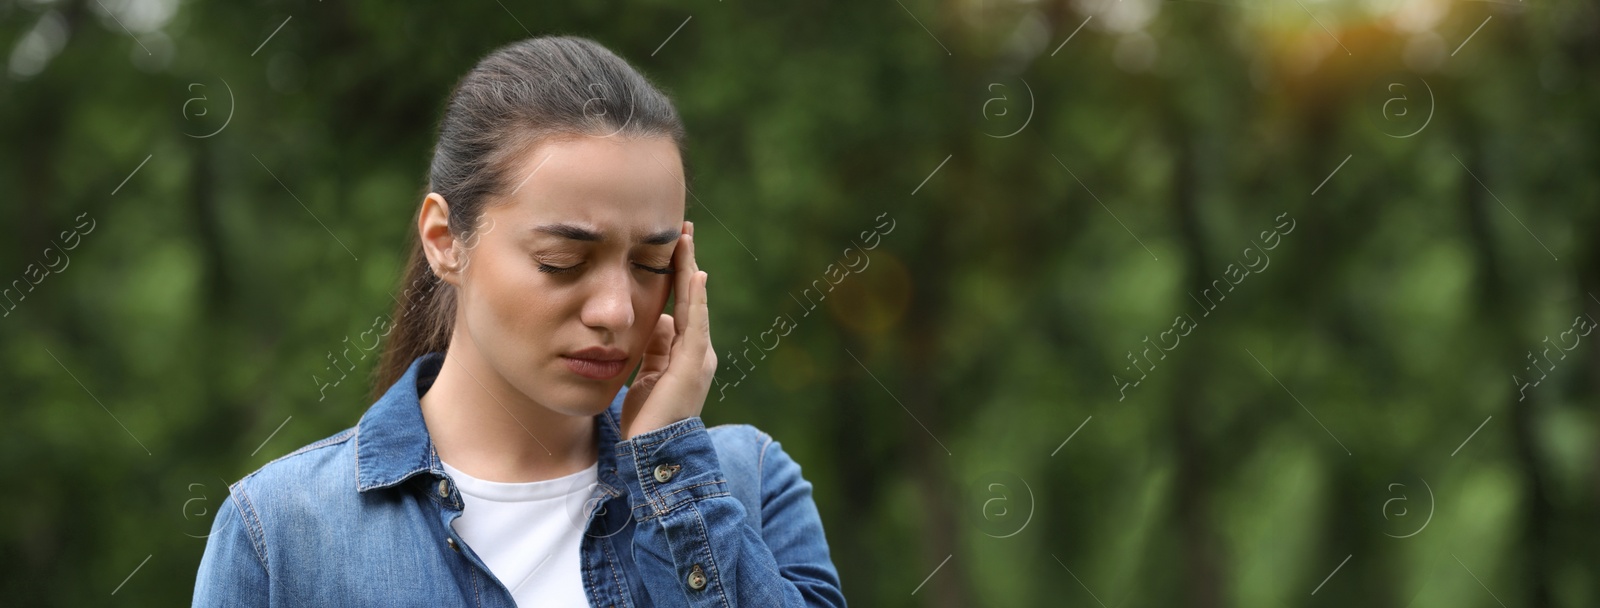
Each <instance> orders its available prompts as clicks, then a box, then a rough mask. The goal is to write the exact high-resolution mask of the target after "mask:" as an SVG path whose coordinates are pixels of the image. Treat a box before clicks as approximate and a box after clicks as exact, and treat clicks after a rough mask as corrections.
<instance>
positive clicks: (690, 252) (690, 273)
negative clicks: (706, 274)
mask: <svg viewBox="0 0 1600 608" xmlns="http://www.w3.org/2000/svg"><path fill="white" fill-rule="evenodd" d="M672 253H673V258H672V265H673V272H674V274H673V279H674V280H673V282H674V285H673V291H674V293H675V295H676V298H677V299H676V302H675V303H674V304H673V305H672V306H673V308H672V310H673V312H678V311H679V310H681V309H682V308H683V306H684V305H685V303H686V302H687V301H688V300H689V299H690V294H692V293H693V289H694V274H695V271H696V270H698V268H697V267H696V266H695V265H694V235H690V234H685V235H683V236H680V237H678V247H677V249H674V250H673V252H672ZM673 319H674V320H675V323H674V325H673V327H674V329H675V333H676V334H677V335H680V336H681V335H683V332H684V330H685V329H686V328H688V327H689V318H688V317H687V316H686V315H684V314H682V313H681V312H679V313H678V314H676V315H674V316H673Z"/></svg>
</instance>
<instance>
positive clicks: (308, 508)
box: [194, 353, 845, 608]
mask: <svg viewBox="0 0 1600 608" xmlns="http://www.w3.org/2000/svg"><path fill="white" fill-rule="evenodd" d="M443 361H444V356H443V354H442V353H430V354H427V355H423V356H422V357H418V358H417V360H416V361H413V362H412V364H411V366H410V368H409V369H408V370H407V371H406V374H405V376H404V377H402V378H401V379H400V380H399V381H398V382H396V383H395V385H394V386H392V387H390V388H389V390H388V392H387V393H386V394H384V396H383V397H382V398H381V399H379V400H378V401H377V402H376V403H375V404H373V405H372V406H371V407H370V408H369V409H368V410H367V412H366V413H365V414H364V415H363V416H362V417H361V420H360V422H358V423H357V424H356V426H354V427H351V428H349V429H346V430H344V431H343V432H340V433H338V434H335V435H333V436H331V437H328V438H326V439H322V440H320V441H317V442H314V443H312V444H310V445H307V446H305V447H302V448H300V449H298V450H295V451H294V452H292V453H290V454H288V455H286V456H283V457H281V458H278V459H276V460H273V461H272V462H269V463H267V464H266V465H264V466H262V467H261V468H260V469H257V470H256V471H255V472H253V473H250V474H249V475H246V476H245V477H244V478H243V479H241V480H239V481H238V482H237V483H234V484H233V485H231V486H230V487H229V491H230V495H229V500H228V501H227V503H226V505H224V506H223V507H222V508H221V509H220V510H219V511H218V513H217V515H216V518H215V519H214V520H213V521H212V524H211V534H210V536H209V537H207V540H206V548H205V554H204V556H203V557H202V558H201V560H200V570H199V573H198V575H197V577H196V579H195V589H194V605H195V606H274V607H276V606H429V607H437V606H483V607H493V608H510V607H512V606H514V605H515V604H514V602H513V600H512V596H511V592H510V590H509V589H508V588H507V586H506V585H505V584H504V582H503V581H500V580H499V579H497V578H495V576H494V574H492V573H491V572H490V571H489V568H488V567H487V566H485V565H484V562H483V561H482V560H481V559H479V557H478V555H477V554H475V553H473V551H472V547H469V546H467V544H466V543H465V542H464V541H463V540H462V539H461V538H460V537H459V536H458V535H457V534H456V533H455V531H454V529H453V528H452V527H451V525H450V522H451V521H453V520H454V519H455V518H457V517H460V516H461V513H462V498H461V493H460V491H459V490H458V489H456V486H455V483H454V481H453V480H451V479H450V478H449V476H448V475H446V474H445V472H444V469H443V467H441V466H440V464H439V455H438V453H437V452H436V451H435V450H434V445H433V441H432V440H431V439H430V438H429V436H428V430H427V427H426V426H425V425H424V423H423V418H422V408H421V401H420V400H419V397H420V395H421V394H423V393H425V392H426V391H427V390H428V388H429V387H431V386H432V385H433V381H434V379H435V378H436V377H437V375H438V372H439V367H440V366H441V365H442V363H443ZM627 390H628V389H627V388H626V387H624V388H623V389H622V391H621V392H619V393H618V394H617V396H616V397H615V398H614V399H613V400H612V403H611V406H610V407H609V408H608V409H607V410H606V411H605V412H603V413H601V414H599V415H598V416H596V425H595V426H596V427H597V433H598V438H599V447H600V459H599V482H598V483H597V484H596V485H595V486H594V487H593V489H592V491H591V493H590V497H589V500H588V502H585V503H584V505H583V507H582V508H581V509H578V510H576V512H574V513H571V514H569V515H570V516H571V517H572V520H573V525H575V526H583V528H584V530H585V534H584V537H583V540H582V544H581V549H580V552H579V553H580V555H579V559H580V567H581V571H582V576H583V588H584V591H585V593H586V594H587V596H588V598H589V602H590V604H591V605H593V606H603V607H611V608H620V607H630V608H644V607H654V606H705V607H710V606H716V607H719V608H733V607H738V606H750V607H761V608H769V607H776V606H844V605H845V600H844V596H843V594H842V593H841V591H840V588H839V575H838V572H837V571H836V570H835V569H834V566H833V562H832V560H831V559H830V558H829V556H828V544H827V539H826V538H825V537H824V535H823V529H822V520H821V519H820V518H819V516H818V514H817V508H816V505H815V503H813V502H812V500H811V483H810V482H808V481H806V480H805V479H804V478H803V477H801V475H800V465H799V464H796V463H795V461H794V460H793V459H791V458H790V457H789V456H788V455H787V454H786V453H784V451H783V449H782V448H781V447H779V444H778V443H777V442H776V441H774V440H773V439H772V437H770V436H768V435H766V434H765V433H762V432H761V431H759V430H757V429H755V428H754V427H751V426H748V425H721V426H717V427H714V428H710V429H708V428H706V426H705V423H704V422H702V421H701V419H700V418H699V417H694V418H688V419H685V420H681V421H678V422H675V423H673V424H670V425H667V426H666V427H663V428H660V429H657V430H654V431H651V432H648V433H644V434H641V435H638V436H636V437H634V438H632V439H628V440H622V439H621V430H620V427H619V425H618V420H620V419H621V411H622V410H621V408H622V399H623V396H624V395H626V394H627Z"/></svg>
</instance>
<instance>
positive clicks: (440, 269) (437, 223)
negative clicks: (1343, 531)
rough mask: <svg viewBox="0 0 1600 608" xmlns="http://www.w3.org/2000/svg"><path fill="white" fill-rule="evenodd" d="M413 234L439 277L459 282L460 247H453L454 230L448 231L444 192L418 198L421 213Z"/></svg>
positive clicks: (449, 281) (448, 222) (448, 215)
mask: <svg viewBox="0 0 1600 608" xmlns="http://www.w3.org/2000/svg"><path fill="white" fill-rule="evenodd" d="M417 235H418V236H419V237H420V238H421V241H422V252H423V253H424V254H425V255H427V256H428V265H429V266H432V267H433V274H435V275H437V276H438V277H439V278H440V279H441V280H443V281H445V282H446V283H449V284H451V285H455V286H457V287H459V286H460V284H461V258H460V256H461V254H462V252H461V250H460V248H458V247H456V242H457V239H456V237H455V233H453V232H451V231H450V205H449V203H446V202H445V200H444V196H442V195H440V194H439V193H437V192H429V193H428V196H427V197H426V198H424V199H422V213H421V214H419V215H418V217H417Z"/></svg>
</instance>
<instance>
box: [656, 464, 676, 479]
mask: <svg viewBox="0 0 1600 608" xmlns="http://www.w3.org/2000/svg"><path fill="white" fill-rule="evenodd" d="M678 468H679V467H678V465H675V464H660V465H656V483H667V482H668V481H670V480H671V479H672V475H673V474H674V473H677V472H678Z"/></svg>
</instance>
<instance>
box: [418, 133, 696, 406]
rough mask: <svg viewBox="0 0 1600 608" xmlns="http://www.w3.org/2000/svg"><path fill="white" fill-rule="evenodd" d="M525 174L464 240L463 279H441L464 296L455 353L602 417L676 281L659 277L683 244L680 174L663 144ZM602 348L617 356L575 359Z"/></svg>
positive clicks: (601, 143) (565, 142) (614, 145)
mask: <svg viewBox="0 0 1600 608" xmlns="http://www.w3.org/2000/svg"><path fill="white" fill-rule="evenodd" d="M516 166H517V168H516V169H514V170H512V171H511V172H509V174H508V175H509V178H508V179H510V180H514V183H512V184H508V185H507V187H506V188H505V189H504V191H505V192H509V194H507V195H506V196H504V197H503V198H500V199H494V200H491V201H489V202H488V204H487V205H486V207H485V209H484V212H483V217H482V218H481V219H480V221H479V223H478V229H477V232H476V233H475V234H473V235H470V236H468V237H467V238H465V239H454V241H453V245H454V247H455V250H456V251H457V252H465V253H466V255H465V256H460V255H459V253H458V256H457V257H456V258H455V260H457V262H458V263H459V266H458V268H459V270H456V271H449V270H444V271H443V272H442V276H443V278H444V280H446V281H448V282H450V283H451V284H453V285H455V288H456V293H457V307H456V330H455V336H456V339H457V340H458V341H459V340H461V339H462V338H465V339H466V340H469V341H470V343H469V344H453V345H452V349H453V350H454V349H456V348H461V347H466V348H473V347H475V349H476V353H475V354H469V355H467V356H470V357H474V358H476V359H478V360H480V361H481V362H482V364H484V365H487V366H489V367H490V368H492V369H493V370H494V372H497V373H498V375H499V376H500V377H501V378H504V379H505V381H506V382H507V383H509V384H510V385H511V387H512V388H515V389H516V390H519V391H521V392H522V394H524V395H526V396H527V397H528V398H529V399H531V400H533V401H534V402H536V403H539V404H541V405H544V406H545V407H547V408H549V409H552V410H555V411H557V412H561V413H565V414H568V415H573V416H593V415H595V414H597V413H599V412H600V411H602V410H604V409H605V408H606V406H608V405H609V404H610V402H611V399H612V398H613V397H615V396H616V394H617V391H619V390H620V389H621V387H622V383H623V382H625V381H627V379H628V376H629V373H630V372H632V371H633V370H634V368H635V367H637V365H638V363H639V359H640V357H641V356H642V354H643V352H644V348H645V343H646V341H647V340H648V339H649V338H650V335H651V332H652V330H653V329H654V328H655V325H656V320H657V319H658V318H660V316H661V313H662V311H663V310H664V309H665V308H666V305H667V297H668V295H669V294H670V287H671V285H672V275H670V274H662V273H661V271H666V270H670V269H671V267H672V259H673V255H672V253H673V250H674V248H675V247H676V245H677V242H678V237H679V235H681V234H682V232H683V215H684V194H685V193H684V185H683V170H682V166H683V163H682V161H681V159H680V158H679V156H678V149H677V146H676V144H674V143H673V142H672V141H671V140H670V139H666V138H643V139H632V140H627V139H620V138H616V137H572V138H563V139H557V140H551V141H546V142H545V143H542V144H541V145H539V146H537V147H536V148H534V150H533V151H532V152H530V153H528V154H527V155H526V158H523V159H521V161H520V162H518V163H517V165H516ZM437 196H438V195H436V194H430V195H429V198H430V199H434V198H437ZM445 204H446V206H447V205H448V201H445ZM430 206H432V207H434V208H439V207H440V206H439V205H437V204H435V205H429V204H427V203H425V204H424V213H423V215H424V217H423V221H422V229H423V236H424V240H425V241H429V240H433V239H430V238H429V234H428V228H427V226H428V221H427V216H428V215H429V211H428V209H429V207H430ZM440 211H441V212H442V209H440ZM449 241H450V239H449V238H448V237H440V238H439V240H437V241H434V242H445V243H447V244H446V245H444V247H445V248H449V247H450V246H451V245H450V244H448V243H449ZM435 266H436V267H438V264H435ZM594 347H598V348H599V349H602V350H603V351H607V352H599V353H595V352H589V353H579V352H578V351H582V350H584V349H591V348H594ZM574 355H578V357H577V358H580V359H621V362H620V364H619V363H611V364H593V363H584V362H582V361H574V360H573V357H574ZM575 368H576V369H575Z"/></svg>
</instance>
